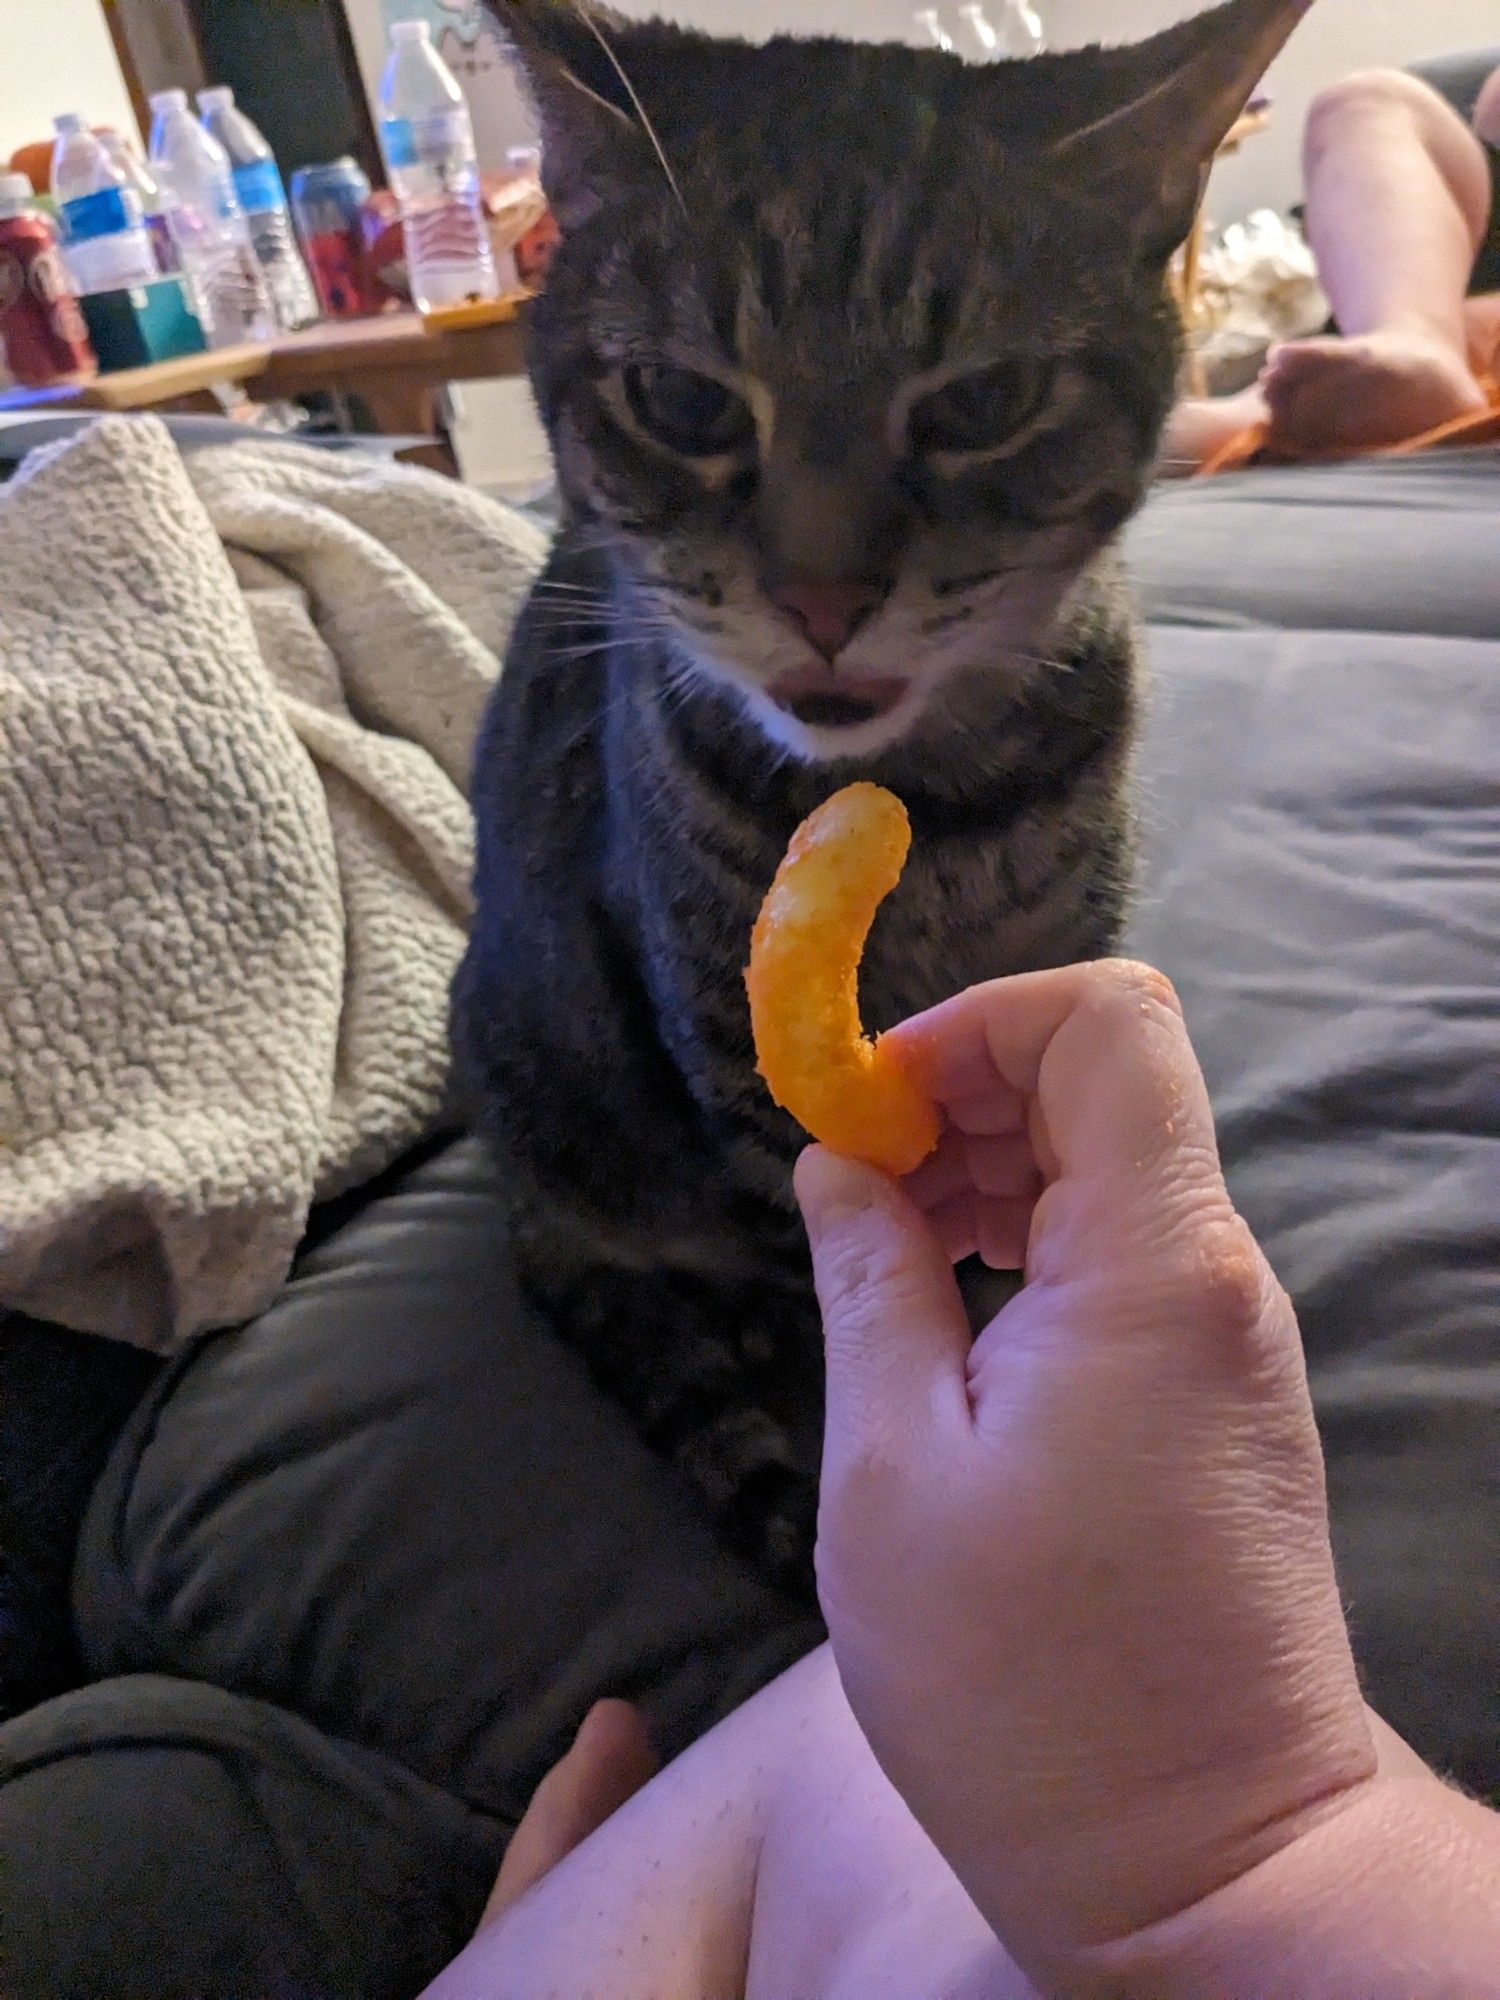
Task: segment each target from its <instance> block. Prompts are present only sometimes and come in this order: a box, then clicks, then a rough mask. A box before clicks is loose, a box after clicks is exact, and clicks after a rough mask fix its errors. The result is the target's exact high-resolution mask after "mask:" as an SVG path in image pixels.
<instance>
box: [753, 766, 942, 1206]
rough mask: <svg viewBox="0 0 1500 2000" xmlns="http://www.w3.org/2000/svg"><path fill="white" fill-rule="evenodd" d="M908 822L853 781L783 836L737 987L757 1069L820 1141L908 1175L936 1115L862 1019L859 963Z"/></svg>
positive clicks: (885, 798) (925, 1150) (889, 802)
mask: <svg viewBox="0 0 1500 2000" xmlns="http://www.w3.org/2000/svg"><path fill="white" fill-rule="evenodd" d="M910 847H911V822H910V821H909V820H908V818H907V816H906V808H905V806H903V805H902V803H901V801H900V800H899V799H898V798H897V797H896V796H895V794H894V793H893V792H888V791H885V790H884V789H883V788H882V787H881V786H879V785H869V784H859V785H850V786H848V787H846V789H845V790H843V791H841V792H835V793H834V795H833V797H832V798H831V799H827V800H825V801H824V803H823V804H822V805H820V806H819V807H818V809H817V811H816V812H815V813H812V814H811V815H810V816H809V817H808V818H807V819H806V820H804V821H803V823H802V825H801V826H800V827H798V829H797V831H796V833H795V834H794V835H793V836H792V844H791V846H790V847H789V848H788V849H787V851H786V858H785V860H784V861H783V862H782V864H781V866H780V868H778V869H777V871H776V879H775V881H774V882H773V883H772V884H771V888H770V892H769V894H768V895H767V897H766V900H765V902H764V903H763V904H762V905H761V912H760V916H759V917H758V918H757V920H756V924H755V930H754V932H753V934H752V937H751V941H750V964H749V968H748V970H747V971H746V973H745V985H746V987H747V989H748V990H749V994H750V1024H751V1027H752V1029H753V1030H754V1033H755V1055H756V1063H757V1067H758V1068H759V1070H760V1073H761V1075H762V1076H763V1077H764V1078H765V1080H766V1083H767V1084H768V1085H769V1086H770V1091H771V1095H772V1096H773V1097H774V1098H775V1100H776V1102H777V1103H778V1104H779V1105H780V1106H781V1107H782V1109H783V1110H785V1111H790V1112H791V1114H792V1116H793V1117H794V1118H795V1119H797V1121H798V1122H799V1123H800V1124H802V1125H805V1126H806V1128H807V1130H808V1131H809V1132H811V1134H812V1135H813V1137H814V1138H815V1139H817V1140H818V1141H819V1142H820V1143H821V1144H823V1145H825V1146H828V1147H830V1148H831V1149H832V1150H833V1151H834V1152H836V1153H843V1154H844V1155H845V1156H846V1157H847V1158H849V1159H853V1160H863V1161H865V1163H866V1164H867V1165H869V1166H872V1167H879V1168H881V1169H883V1170H884V1171H885V1172H886V1173H888V1174H909V1173H910V1172H911V1171H912V1169H913V1168H914V1167H917V1166H920V1165H921V1163H922V1161H923V1160H925V1159H926V1157H927V1155H928V1154H929V1153H930V1152H931V1151H932V1149H933V1147H934V1146H935V1145H936V1144H937V1142H938V1130H939V1127H938V1115H937V1111H936V1110H935V1108H934V1107H933V1105H932V1104H931V1103H930V1102H929V1101H928V1099H927V1098H926V1097H924V1096H923V1094H922V1092H921V1091H920V1090H919V1089H918V1088H917V1086H916V1085H915V1084H914V1083H913V1082H912V1080H911V1078H910V1077H909V1076H908V1075H907V1074H906V1072H905V1071H904V1070H903V1069H902V1068H901V1066H900V1064H899V1063H898V1061H897V1059H896V1056H895V1053H894V1051H893V1050H892V1049H891V1048H890V1047H889V1046H888V1044H887V1042H886V1040H885V1038H884V1037H882V1038H881V1039H880V1040H879V1041H873V1042H872V1041H871V1040H870V1039H869V1038H868V1036H867V1035H866V1034H865V1033H864V1030H863V1029H862V1027H861V1026H860V1019H859V989H858V979H859V961H860V959H861V957H862V956H863V953H864V948H865V939H866V938H867V937H868V936H869V933H870V925H871V924H872V923H873V922H874V920H875V912H876V910H877V909H878V908H879V906H880V903H881V901H882V899H883V898H884V897H886V896H888V895H889V894H890V892H891V890H892V889H894V888H895V886H896V884H897V882H899V881H900V879H901V870H902V869H903V868H904V867H905V866H906V856H907V853H908V851H909V849H910Z"/></svg>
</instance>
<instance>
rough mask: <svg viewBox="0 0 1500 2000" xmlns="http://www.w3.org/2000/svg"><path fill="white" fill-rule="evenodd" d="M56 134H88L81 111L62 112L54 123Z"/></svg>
mask: <svg viewBox="0 0 1500 2000" xmlns="http://www.w3.org/2000/svg"><path fill="white" fill-rule="evenodd" d="M52 129H53V131H54V132H62V133H68V132H86V131H87V130H88V126H87V124H86V123H85V122H84V116H83V113H82V112H81V111H60V112H59V113H58V114H57V116H56V117H55V118H54V119H53V121H52Z"/></svg>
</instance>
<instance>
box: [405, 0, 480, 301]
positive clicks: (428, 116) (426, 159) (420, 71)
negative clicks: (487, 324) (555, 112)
mask: <svg viewBox="0 0 1500 2000" xmlns="http://www.w3.org/2000/svg"><path fill="white" fill-rule="evenodd" d="M380 148H381V151H382V152H383V153H384V155H385V166H386V172H387V173H388V174H389V175H390V181H391V186H392V188H394V190H395V192H396V198H397V200H398V201H399V202H400V204H401V222H402V226H403V228H404V230H405V233H406V262H407V269H408V272H409V274H410V277H411V292H412V297H413V298H414V299H415V300H416V302H417V305H418V306H419V307H420V308H421V310H422V311H423V312H431V311H433V310H435V309H437V308H439V307H442V306H456V305H462V304H463V303H464V302H465V301H466V300H468V299H493V298H497V297H498V296H499V293H500V284H499V280H498V278H497V277H496V274H495V258H494V253H493V251H492V250H491V248H490V236H489V230H488V229H487V228H486V227H485V220H484V211H483V208H482V206H481V204H480V199H479V156H478V154H477V153H476V152H475V150H474V127H473V125H472V123H471V122H470V119H469V112H468V107H467V106H466V105H465V103H464V94H463V92H462V90H460V88H459V86H458V80H457V78H456V77H455V76H454V75H453V72H452V71H451V70H450V69H449V67H448V65H447V64H446V63H445V62H444V61H443V59H442V57H441V56H440V55H439V54H438V52H437V50H436V49H435V48H434V47H433V46H432V30H431V27H430V26H429V24H428V23H427V22H426V21H397V22H396V23H395V24H394V25H393V26H392V28H391V53H390V58H389V60H388V61H387V63H386V66H385V75H384V76H383V77H382V78H381V80H380Z"/></svg>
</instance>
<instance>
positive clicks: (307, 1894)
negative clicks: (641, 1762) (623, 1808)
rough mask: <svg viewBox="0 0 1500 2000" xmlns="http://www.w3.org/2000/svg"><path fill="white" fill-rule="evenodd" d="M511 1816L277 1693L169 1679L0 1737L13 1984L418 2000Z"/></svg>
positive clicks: (158, 1993)
mask: <svg viewBox="0 0 1500 2000" xmlns="http://www.w3.org/2000/svg"><path fill="white" fill-rule="evenodd" d="M503 1843H504V1832H503V1829H502V1828H501V1827H500V1826H499V1825H498V1824H497V1823H495V1822H486V1821H485V1820H484V1818H483V1817H482V1816H481V1815H478V1814H475V1813H472V1812H470V1811H469V1810H468V1809H467V1808H466V1807H464V1806H463V1805H461V1804H460V1803H459V1802H458V1801H457V1800H456V1799H452V1798H450V1797H448V1796H447V1795H446V1794H445V1793H443V1792H441V1791H439V1790H438V1789H437V1788H436V1787H434V1786H432V1785H427V1784H424V1783H423V1782H422V1781H421V1780H420V1779H418V1778H415V1777H413V1776H412V1774H411V1773H410V1772H409V1771H406V1770H404V1769H403V1768H402V1767H401V1766H400V1765H399V1764H396V1763H394V1762H392V1761H391V1760H390V1759H387V1758H383V1757H381V1756H380V1755H378V1754H377V1753H375V1752H371V1751H368V1750H361V1749H357V1748H356V1747H355V1746H353V1745H352V1744H348V1743H340V1742H338V1741H337V1740H335V1739H334V1738H331V1737H327V1736H325V1735H323V1734H322V1733H321V1732H320V1731H319V1730H316V1729H314V1728H312V1727H311V1726H310V1725H309V1724H307V1723H305V1722H300V1721H298V1720H297V1718H296V1717H294V1716H290V1715H287V1714H285V1713H284V1712H283V1711H282V1710H279V1709H275V1708H270V1707H268V1706H266V1704H264V1703H263V1702H255V1701H248V1700H246V1699H245V1698H244V1697H243V1696H240V1695H230V1694H225V1693H224V1692H223V1691H222V1690H221V1689H218V1688H211V1687H204V1686H202V1685H199V1684H196V1683H194V1682H192V1681H174V1680H166V1679H162V1678H159V1677H157V1676H155V1675H134V1676H131V1677H130V1678H128V1679H125V1680H117V1681H104V1682H101V1683H100V1684H99V1685H98V1686H97V1687H88V1688H79V1689H76V1690H74V1692H73V1693H71V1694H68V1695H63V1696H60V1697H59V1698H58V1699H56V1700H54V1701H50V1702H46V1703H44V1704H43V1705H42V1706H41V1707H39V1708H34V1709H33V1710H32V1711H31V1712H30V1714H29V1715H26V1716H24V1717H22V1718H21V1719H20V1720H19V1721H17V1722H13V1723H11V1724H10V1726H9V1727H8V1728H6V1729H5V1730H3V1731H0V1993H4V1994H5V1996H6V2000H408V1996H409V1995H411V1994H413V1993H415V1992H416V1991H417V1990H418V1989H419V1988H420V1987H421V1986H423V1985H425V1984H426V1982H427V1981H428V1980H430V1979H431V1978H432V1977H433V1976H434V1975H435V1974H436V1973H437V1971H438V1970H439V1969H440V1968H441V1967H442V1966H443V1965H445V1964H446V1963H447V1962H448V1960H449V1959H450V1958H451V1957H452V1956H453V1955H454V1953H455V1952H456V1951H457V1950H458V1948H459V1946H460V1945H461V1944H462V1943H463V1941H464V1940H465V1938H466V1937H467V1936H468V1934H469V1932H470V1931H471V1930H472V1929H473V1926H474V1921H475V1916H476V1913H477V1911H478V1910H479V1909H480V1907H481V1906H482V1905H483V1902H484V1898H485V1896H486V1894H487V1893H488V1890H489V1887H490V1884H491V1883H492V1882H493V1880H494V1875H495V1869H496V1866H497V1865H498V1860H499V1855H500V1851H501V1848H502V1846H503Z"/></svg>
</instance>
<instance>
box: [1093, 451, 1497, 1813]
mask: <svg viewBox="0 0 1500 2000" xmlns="http://www.w3.org/2000/svg"><path fill="white" fill-rule="evenodd" d="M1496 549H1500V456H1497V455H1496V454H1495V453H1493V452H1484V453H1466V454H1455V455H1452V456H1447V457H1444V456H1432V457H1428V458H1424V459H1419V460H1413V461H1388V462H1379V463H1373V464H1366V465H1361V466H1357V467H1344V468H1327V469H1318V470H1312V469H1304V470H1300V471H1287V472H1274V473H1273V472H1257V473H1253V474H1249V475H1245V476H1244V477H1241V478H1237V479H1233V480H1225V481H1223V482H1214V483H1211V484H1208V485H1203V486H1196V487H1192V488H1184V489H1178V490H1176V491H1173V492H1168V493H1163V494H1161V495H1159V496H1158V497H1157V498H1156V500H1155V501H1154V502H1153V503H1152V505H1151V507H1150V508H1149V509H1148V510H1147V512H1146V514H1145V516H1144V517H1143V519H1142V520H1141V521H1140V523H1139V524H1138V526H1137V528H1136V530H1135V532H1134V535H1133V537H1132V543H1131V555H1132V561H1133V565H1134V568H1135V571H1136V574H1137V577H1138V580H1139V584H1140V588H1141V591H1142V595H1143V599H1144V604H1145V608H1146V612H1147V615H1148V617H1149V618H1150V620H1151V626H1152V630H1151V652H1152V655H1153V660H1154V666H1155V674H1154V694H1153V701H1152V710H1153V712H1152V718H1151V726H1150V734H1149V742H1148V746H1147V752H1146V756H1145V762H1144V768H1145V778H1146V788H1145V822H1146V830H1147V839H1146V853H1147V866H1146V871H1145V880H1144V884H1143V893H1142V899H1141V904H1140V907H1139V910H1138V913H1137V917H1136V921H1135V925H1134V936H1133V943H1134V945H1135V948H1136V949H1138V950H1139V951H1140V952H1141V954H1142V955H1143V956H1145V957H1147V958H1150V959H1153V960H1155V961H1156V962H1157V963H1159V964H1161V965H1162V966H1163V967H1165V969H1166V970H1167V971H1168V972H1169V973H1170V974H1171V975H1172V976H1173V977H1174V979H1175V980H1176V981H1177V983H1178V986H1179V988H1180V989H1181V992H1182V995H1183V999H1184V1003H1185V1006H1186V1010H1187V1016H1188V1021H1189V1025H1190V1027H1191V1029H1192V1032H1193V1037H1194V1040H1195V1042H1196V1044H1197V1047H1198V1050H1199V1053H1200V1055H1201V1056H1202V1059H1203V1062H1204V1066H1205V1069H1206V1071H1207V1073H1208V1078H1209V1083H1210V1086H1211V1088H1212V1091H1213V1095H1214V1102H1215V1108H1216V1111H1217V1114H1218V1119H1219V1130H1220V1139H1221V1143H1222V1146H1223V1151H1224V1157H1225V1162H1226V1166H1227V1169H1228V1173H1229V1178H1230V1182H1231V1186H1232V1188H1233V1190H1234V1193H1235V1196H1236V1199H1237V1201H1238V1203H1239V1205H1240V1206H1241V1208H1242V1209H1243V1211H1244V1213H1245V1214H1246V1216H1247V1217H1248V1219H1249V1220H1250V1222H1251V1224H1252V1225H1253V1227H1254V1228H1255V1230H1256V1232H1257V1234H1258V1235H1259V1236H1260V1239H1261V1241H1262V1242H1263V1243H1264V1245H1265V1247H1266V1249H1267V1251H1268V1253H1269V1254H1270V1257H1271V1260H1272V1262H1273V1264H1274V1265H1275V1266H1276V1268H1277V1270H1278V1272H1279V1274H1280V1276H1281V1278H1282V1280H1283V1282H1284V1283H1285V1284H1286V1285H1287V1286H1288V1288H1289V1290H1290V1291H1291V1293H1292V1295H1293V1297H1294V1299H1295V1300H1296V1302H1297V1305H1298V1309H1299V1313H1300V1316H1301V1321H1302V1329H1303V1335H1304V1339H1305V1342H1306V1345H1307V1350H1308V1357H1309V1364H1310V1370H1311V1375H1312V1383H1313V1390H1314V1395H1315V1398H1316V1400H1317V1405H1318V1412H1319V1418H1320V1422H1321V1425H1322V1430H1323V1438H1324V1444H1325V1449H1326V1452H1327V1457H1328V1469H1329V1486H1330V1501H1331V1506H1332V1512H1333V1524H1334V1539H1335V1546H1336V1552H1337V1555H1338V1559H1339V1569H1340V1577H1341V1580H1342V1583H1343V1587H1344V1590H1345V1593H1346V1597H1347V1599H1348V1603H1349V1608H1350V1617H1351V1622H1352V1627H1353V1632H1354V1637H1355V1644H1356V1650H1357V1653H1358V1656H1359V1660H1360V1665H1361V1668H1362V1670H1363V1673H1364V1675H1365V1679H1366V1684H1367V1687H1368V1689H1369V1693H1370V1696H1371V1699H1372V1700H1373V1701H1374V1703H1375V1705H1376V1706H1377V1707H1379V1708H1380V1709H1382V1710H1383V1712H1384V1713H1385V1714H1386V1715H1387V1716H1388V1717H1389V1719H1390V1720H1391V1721H1392V1722H1393V1723H1394V1724H1395V1725H1396V1726H1397V1727H1398V1728H1399V1729H1401V1730H1403V1731H1404V1732H1406V1733H1407V1734H1408V1735H1409V1736H1410V1737H1411V1739H1412V1740H1413V1742H1414V1743H1415V1744H1416V1745H1417V1747H1418V1748H1419V1749H1420V1750H1422V1751H1423V1752H1424V1754H1426V1755H1427V1756H1429V1757H1430V1758H1432V1759H1434V1760H1435V1761H1437V1762H1438V1763H1440V1764H1441V1765H1443V1766H1445V1767H1446V1768H1448V1769H1450V1770H1452V1771H1454V1772H1456V1773H1457V1774H1458V1775H1460V1776H1461V1777H1463V1778H1464V1779H1465V1780H1467V1781H1468V1782H1469V1783H1471V1784H1473V1785H1475V1786H1477V1787H1481V1788H1486V1789H1490V1790H1494V1789H1496V1788H1500V1703H1497V1702H1496V1700H1495V1694H1494V1690H1495V1687H1496V1685H1497V1666H1500V1630H1497V1625H1496V1617H1495V1607H1496V1605H1497V1604H1500V1480H1497V1474H1500V1338H1497V1328H1500V1203H1497V1199H1496V1196H1497V1191H1500V1066H1497V1063H1496V1060H1495V1051H1496V1047H1497V1040H1500V1038H1497V1033H1496V1025H1497V1008H1496V968H1497V964H1500V756H1497V750H1500V581H1497V576H1500V572H1497V567H1496V561H1495V551H1496Z"/></svg>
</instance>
